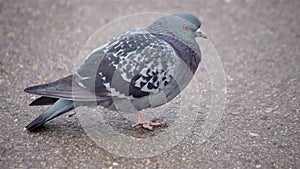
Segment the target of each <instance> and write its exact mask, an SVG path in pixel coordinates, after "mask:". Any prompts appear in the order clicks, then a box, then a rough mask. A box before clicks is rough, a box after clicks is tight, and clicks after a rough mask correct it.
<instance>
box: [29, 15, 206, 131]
mask: <svg viewBox="0 0 300 169" xmlns="http://www.w3.org/2000/svg"><path fill="white" fill-rule="evenodd" d="M178 16H179V17H180V18H178ZM173 20H174V21H173ZM184 24H187V25H188V26H189V28H190V30H189V31H187V30H184V31H182V30H181V29H183V28H182V26H183V25H184ZM173 25H174V26H176V27H175V28H173ZM200 25H201V22H200V21H199V20H198V19H197V18H196V17H194V16H193V15H188V14H180V15H172V16H166V17H163V18H161V19H159V20H157V21H156V22H154V23H153V24H152V25H150V26H149V27H147V28H139V29H133V30H129V31H127V32H125V33H123V34H121V35H119V36H117V37H115V38H113V39H112V40H111V41H109V42H108V43H106V44H104V45H103V46H102V47H100V48H97V49H95V50H94V51H93V52H92V53H91V54H90V55H89V56H88V57H87V59H86V60H85V62H84V63H83V64H82V65H81V66H80V68H79V69H78V70H77V71H76V72H75V73H74V74H73V75H70V76H68V77H65V78H63V79H60V80H58V81H55V82H52V83H48V84H45V85H39V86H33V87H29V88H26V89H25V91H26V92H28V93H33V94H39V95H43V97H41V98H39V99H37V100H36V101H34V102H33V103H32V104H31V105H45V104H53V103H54V104H53V106H52V107H51V108H50V109H48V110H47V111H46V112H45V113H43V114H42V115H41V116H40V117H38V118H37V119H36V120H34V121H33V122H32V123H31V124H29V125H28V126H27V127H26V128H27V129H28V130H32V129H34V128H36V127H38V126H40V125H41V124H43V123H45V122H46V121H49V120H51V119H53V118H55V117H56V116H58V115H61V114H63V113H65V112H67V111H70V110H72V109H74V105H73V103H74V102H76V103H79V104H80V105H89V103H91V102H93V101H96V102H97V103H98V105H101V106H104V107H107V108H112V107H114V105H112V104H113V99H126V100H129V101H131V102H132V104H133V106H134V108H135V109H136V110H142V109H145V108H149V107H157V106H159V105H162V104H164V103H166V102H168V101H170V100H172V99H173V98H174V97H175V96H177V95H178V94H179V93H180V91H181V90H183V89H184V88H185V87H186V85H187V84H188V82H189V81H190V80H191V78H192V76H193V74H194V73H195V71H196V69H197V67H198V65H199V63H200V60H201V52H200V48H199V46H198V44H197V43H196V41H195V39H194V38H195V37H197V36H198V34H196V33H197V32H196V30H197V29H198V28H199V27H200ZM179 26H180V28H179ZM172 29H174V30H172ZM151 97H156V98H159V99H157V100H164V101H157V102H150V101H149V99H150V98H151ZM161 97H165V98H161ZM64 104H67V105H66V106H63V105H64Z"/></svg>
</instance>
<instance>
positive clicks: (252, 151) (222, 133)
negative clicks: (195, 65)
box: [0, 0, 300, 169]
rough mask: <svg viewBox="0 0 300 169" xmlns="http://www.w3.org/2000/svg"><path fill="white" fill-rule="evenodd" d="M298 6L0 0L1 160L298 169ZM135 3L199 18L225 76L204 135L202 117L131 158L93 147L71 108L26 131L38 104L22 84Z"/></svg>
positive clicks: (55, 67) (68, 61)
mask: <svg viewBox="0 0 300 169" xmlns="http://www.w3.org/2000/svg"><path fill="white" fill-rule="evenodd" d="M299 9H300V1H298V0H285V1H279V0H278V1H277V0H273V1H267V0H265V1H258V0H246V1H237V0H224V1H221V0H212V1H199V2H198V1H160V2H159V1H146V2H141V1H136V2H135V1H73V0H68V1H62V2H60V1H37V0H34V1H29V0H28V1H17V0H12V1H11V0H0V128H1V132H0V168H1V169H2V168H3V169H6V168H300V160H299V158H300V144H299V142H300V132H299V131H300V125H299V122H300V121H299V117H300V116H299V110H300V105H299V103H300V101H299V95H300V77H299V74H300V66H299V65H300V19H299V15H300V10H299ZM137 12H165V13H178V12H186V13H193V14H195V15H197V16H198V17H199V18H201V20H202V22H203V27H202V29H203V30H204V31H205V32H206V33H207V34H208V36H209V37H210V39H211V41H212V42H213V43H214V45H215V46H216V49H217V51H218V52H219V54H220V57H221V60H222V63H223V66H224V69H225V73H226V81H227V101H226V109H225V113H224V116H223V119H222V121H221V123H220V124H219V125H218V128H217V130H216V132H215V133H214V134H213V135H212V136H211V138H210V139H209V140H208V141H207V142H206V143H204V144H202V143H200V140H199V137H198V134H197V133H199V129H200V126H201V125H202V123H203V120H202V119H201V116H200V117H199V119H197V120H196V123H195V124H194V130H192V132H191V133H190V134H189V135H188V137H186V138H185V139H183V140H182V141H181V142H180V143H179V144H178V145H177V146H175V147H174V148H173V149H171V150H169V151H167V152H165V153H163V154H161V155H158V156H154V157H150V158H143V159H132V158H125V157H119V156H118V155H115V154H112V153H109V152H107V151H106V150H105V149H102V148H99V146H98V145H97V144H96V143H94V142H93V141H92V140H91V139H90V138H89V137H88V136H87V135H86V133H85V132H84V130H83V129H82V128H81V126H80V123H79V121H78V118H77V117H76V116H72V117H67V115H65V116H62V117H59V118H57V119H55V120H53V121H52V122H50V123H47V125H46V126H45V127H43V128H42V129H41V130H39V131H38V132H35V133H28V132H26V131H25V132H24V131H23V128H24V126H25V125H27V124H28V123H29V122H30V121H31V120H33V119H34V118H35V117H36V116H37V115H38V114H39V113H41V112H42V111H43V110H44V109H45V107H29V106H28V104H29V103H30V101H31V100H33V98H34V96H32V95H28V94H25V93H24V92H23V89H24V88H25V87H27V86H30V85H32V84H40V83H45V82H50V81H53V80H56V79H58V78H60V77H63V76H66V75H68V74H70V73H71V72H72V69H73V68H74V62H73V59H74V58H75V57H77V56H78V54H79V52H80V50H81V48H82V46H83V44H84V43H85V41H86V40H87V39H88V37H89V36H91V34H92V33H94V32H95V31H96V30H97V29H98V28H99V27H101V26H103V25H104V24H106V23H108V22H110V21H112V20H114V19H117V18H119V17H122V16H126V15H129V14H133V13H137ZM204 103H205V102H204ZM202 106H203V107H205V105H202ZM205 110H207V109H205V108H203V110H202V113H203V114H205ZM112 123H114V122H112ZM112 125H113V124H112ZM121 128H123V130H125V131H124V132H126V131H127V132H131V133H132V132H133V133H134V132H135V130H132V129H131V128H130V127H128V125H127V127H125V128H124V126H123V127H122V125H121ZM136 131H138V132H139V133H138V134H139V135H147V132H148V131H143V130H136Z"/></svg>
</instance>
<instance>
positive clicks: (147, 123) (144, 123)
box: [132, 120, 165, 130]
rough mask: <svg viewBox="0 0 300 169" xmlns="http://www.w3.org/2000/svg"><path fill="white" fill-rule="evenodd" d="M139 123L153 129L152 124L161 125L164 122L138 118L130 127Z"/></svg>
mask: <svg viewBox="0 0 300 169" xmlns="http://www.w3.org/2000/svg"><path fill="white" fill-rule="evenodd" d="M140 125H141V126H142V127H143V128H145V129H148V130H153V126H163V125H165V124H164V123H159V122H156V121H155V120H150V121H145V120H139V121H138V122H136V123H134V124H133V125H132V127H136V126H140Z"/></svg>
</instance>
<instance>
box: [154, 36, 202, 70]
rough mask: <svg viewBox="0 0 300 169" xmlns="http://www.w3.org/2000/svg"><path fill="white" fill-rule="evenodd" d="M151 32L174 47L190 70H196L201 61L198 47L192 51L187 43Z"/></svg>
mask: <svg viewBox="0 0 300 169" xmlns="http://www.w3.org/2000/svg"><path fill="white" fill-rule="evenodd" d="M152 34H153V35H155V36H157V37H159V38H161V39H163V40H164V41H166V42H167V43H168V44H170V45H171V46H172V47H173V48H174V49H175V51H176V53H177V55H178V56H179V57H180V58H181V59H182V60H183V61H184V62H185V63H186V64H187V65H188V66H189V67H190V69H191V71H192V72H193V73H195V72H196V70H197V68H198V65H199V63H200V61H201V52H200V49H199V47H198V50H196V51H194V50H193V49H192V48H190V47H189V46H188V45H186V44H184V43H183V42H180V41H178V40H176V39H175V38H173V37H171V36H166V35H162V34H155V33H152Z"/></svg>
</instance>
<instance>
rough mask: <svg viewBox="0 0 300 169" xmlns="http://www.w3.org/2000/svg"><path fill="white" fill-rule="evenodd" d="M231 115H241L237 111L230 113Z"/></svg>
mask: <svg viewBox="0 0 300 169" xmlns="http://www.w3.org/2000/svg"><path fill="white" fill-rule="evenodd" d="M231 114H232V115H240V114H241V113H240V112H238V111H235V112H231Z"/></svg>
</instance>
